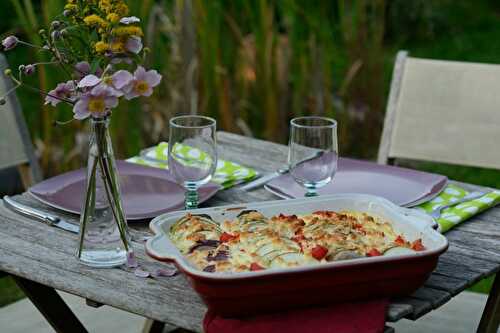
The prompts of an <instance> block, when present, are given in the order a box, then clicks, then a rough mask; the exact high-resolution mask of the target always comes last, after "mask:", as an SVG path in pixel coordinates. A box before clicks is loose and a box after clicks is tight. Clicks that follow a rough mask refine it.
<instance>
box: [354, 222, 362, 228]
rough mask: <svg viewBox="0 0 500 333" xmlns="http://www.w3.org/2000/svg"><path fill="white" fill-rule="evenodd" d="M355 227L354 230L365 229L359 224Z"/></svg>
mask: <svg viewBox="0 0 500 333" xmlns="http://www.w3.org/2000/svg"><path fill="white" fill-rule="evenodd" d="M353 227H354V229H363V225H362V224H359V223H356V224H354V225H353Z"/></svg>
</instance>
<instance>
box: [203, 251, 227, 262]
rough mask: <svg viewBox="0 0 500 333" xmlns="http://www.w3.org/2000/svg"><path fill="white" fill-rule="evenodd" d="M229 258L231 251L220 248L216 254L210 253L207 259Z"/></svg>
mask: <svg viewBox="0 0 500 333" xmlns="http://www.w3.org/2000/svg"><path fill="white" fill-rule="evenodd" d="M228 259H229V252H228V251H224V250H220V251H218V252H217V253H216V254H215V255H212V254H210V253H209V254H208V256H207V261H223V260H228Z"/></svg>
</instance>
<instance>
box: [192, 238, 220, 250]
mask: <svg viewBox="0 0 500 333" xmlns="http://www.w3.org/2000/svg"><path fill="white" fill-rule="evenodd" d="M219 244H220V242H219V241H218V240H213V239H207V240H201V241H197V242H196V244H194V245H193V246H191V248H190V249H189V252H188V253H193V251H202V250H211V249H215V248H216V247H217V246H219Z"/></svg>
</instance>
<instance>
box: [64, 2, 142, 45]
mask: <svg viewBox="0 0 500 333" xmlns="http://www.w3.org/2000/svg"><path fill="white" fill-rule="evenodd" d="M85 3H86V4H85V8H80V9H81V13H83V15H84V17H82V18H83V22H84V23H85V25H87V26H89V27H93V28H95V29H96V31H97V33H98V35H99V39H100V41H98V42H96V43H95V45H94V49H95V51H96V52H97V53H101V54H102V53H104V52H106V51H112V52H115V53H121V52H125V51H126V50H125V45H126V42H127V40H128V38H129V37H131V36H137V37H142V36H143V32H142V29H141V28H140V27H138V26H135V25H121V24H120V20H121V19H122V18H123V17H126V16H127V15H128V13H129V9H128V6H127V5H126V4H125V2H124V0H87V1H85ZM64 8H65V9H66V10H70V11H71V12H72V13H74V14H76V13H77V11H78V5H77V1H76V0H67V1H66V6H65V7H64Z"/></svg>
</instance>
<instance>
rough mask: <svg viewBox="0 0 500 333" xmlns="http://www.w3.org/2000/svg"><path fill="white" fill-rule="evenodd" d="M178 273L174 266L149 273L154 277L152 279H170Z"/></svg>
mask: <svg viewBox="0 0 500 333" xmlns="http://www.w3.org/2000/svg"><path fill="white" fill-rule="evenodd" d="M178 272H179V271H178V270H177V268H176V267H174V266H169V267H166V268H158V269H155V270H154V271H153V272H151V276H152V277H154V278H158V277H162V276H164V277H171V276H174V275H176V274H177V273H178Z"/></svg>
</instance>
